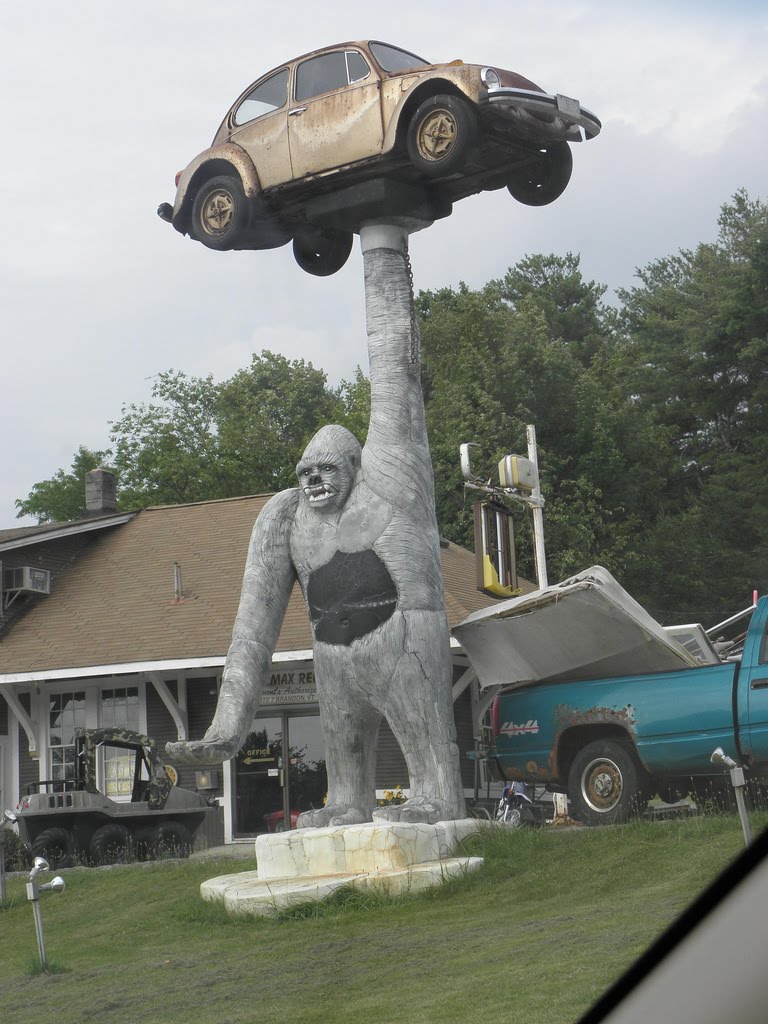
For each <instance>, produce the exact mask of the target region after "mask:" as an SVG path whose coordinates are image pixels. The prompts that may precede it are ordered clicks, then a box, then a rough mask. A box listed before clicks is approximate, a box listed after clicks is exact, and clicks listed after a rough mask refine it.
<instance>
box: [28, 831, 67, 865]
mask: <svg viewBox="0 0 768 1024" xmlns="http://www.w3.org/2000/svg"><path fill="white" fill-rule="evenodd" d="M74 852H75V837H74V836H73V835H72V833H71V832H69V831H68V830H67V829H65V828H46V829H43V831H42V832H41V833H40V835H39V836H38V837H37V839H35V841H34V842H33V843H32V846H31V848H30V853H31V854H32V856H33V857H44V858H45V859H46V860H47V861H48V866H49V867H50V868H51V869H53V868H71V867H72V864H73V859H74V857H73V855H74Z"/></svg>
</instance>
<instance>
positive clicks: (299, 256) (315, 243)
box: [293, 228, 352, 277]
mask: <svg viewBox="0 0 768 1024" xmlns="http://www.w3.org/2000/svg"><path fill="white" fill-rule="evenodd" d="M351 252H352V232H351V231H333V230H330V229H329V230H326V231H323V230H320V229H315V228H308V229H305V230H304V231H301V232H299V233H298V234H297V235H296V237H295V238H294V240H293V255H294V257H295V259H296V262H297V263H298V264H299V266H300V267H301V269H302V270H306V272H307V273H308V274H314V276H315V277H329V276H330V275H331V274H335V273H336V271H337V270H341V268H342V267H343V266H344V264H345V263H346V262H347V260H348V259H349V254H350V253H351Z"/></svg>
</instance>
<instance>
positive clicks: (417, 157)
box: [406, 95, 477, 178]
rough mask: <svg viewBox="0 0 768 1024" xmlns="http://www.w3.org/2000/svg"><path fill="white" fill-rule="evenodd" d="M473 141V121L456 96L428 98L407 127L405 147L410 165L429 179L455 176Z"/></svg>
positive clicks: (467, 107)
mask: <svg viewBox="0 0 768 1024" xmlns="http://www.w3.org/2000/svg"><path fill="white" fill-rule="evenodd" d="M476 139H477V120H476V118H475V113H474V111H473V110H472V109H471V107H470V106H469V105H468V104H467V103H466V102H465V101H464V100H462V99H460V98H459V97H458V96H440V95H438V96H432V97H430V99H428V100H426V101H425V102H424V103H422V104H421V106H420V107H419V108H418V110H417V111H416V113H415V114H414V115H413V117H412V118H411V123H410V124H409V125H408V135H407V138H406V144H407V149H408V156H409V158H410V161H411V163H412V164H413V166H414V167H415V168H416V169H417V170H419V171H421V173H422V174H425V175H426V176H427V177H429V178H437V177H441V176H443V175H446V174H455V173H456V172H457V171H460V170H461V169H462V167H463V166H464V164H465V163H466V160H467V156H468V154H469V152H470V150H471V149H472V147H473V146H474V144H475V140H476Z"/></svg>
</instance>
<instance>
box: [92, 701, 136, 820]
mask: <svg viewBox="0 0 768 1024" xmlns="http://www.w3.org/2000/svg"><path fill="white" fill-rule="evenodd" d="M101 727H102V728H103V729H127V730H129V731H130V732H138V731H139V689H138V687H137V686H124V687H122V688H121V689H119V690H102V694H101ZM103 751H104V763H103V773H104V774H103V775H102V778H103V779H104V787H103V789H104V793H105V795H106V796H109V797H112V799H115V800H120V799H127V800H130V798H131V791H132V789H133V768H134V754H133V753H132V752H129V751H126V750H123V749H122V748H120V747H110V746H109V745H108V744H105V746H104V748H103Z"/></svg>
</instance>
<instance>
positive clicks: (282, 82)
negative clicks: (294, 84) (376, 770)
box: [234, 68, 288, 125]
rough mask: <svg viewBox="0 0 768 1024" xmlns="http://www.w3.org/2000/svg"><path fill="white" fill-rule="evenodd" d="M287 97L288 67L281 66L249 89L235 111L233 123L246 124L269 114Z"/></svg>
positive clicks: (283, 103)
mask: <svg viewBox="0 0 768 1024" xmlns="http://www.w3.org/2000/svg"><path fill="white" fill-rule="evenodd" d="M287 99H288V68H283V69H282V71H278V72H277V74H274V75H272V76H271V77H270V78H268V79H267V80H266V82H260V83H259V84H258V85H257V86H256V88H255V89H251V91H250V92H249V93H248V95H247V96H246V97H245V99H244V100H243V101H242V103H241V104H240V106H239V107H238V108H237V110H236V111H235V117H234V121H235V124H238V125H239V124H246V123H247V122H248V121H252V120H253V119H254V118H255V117H261V115H262V114H269V113H270V112H271V111H273V110H279V109H280V107H282V106H285V102H286V100H287Z"/></svg>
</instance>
